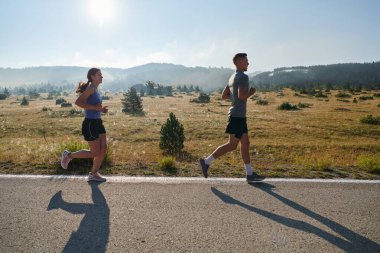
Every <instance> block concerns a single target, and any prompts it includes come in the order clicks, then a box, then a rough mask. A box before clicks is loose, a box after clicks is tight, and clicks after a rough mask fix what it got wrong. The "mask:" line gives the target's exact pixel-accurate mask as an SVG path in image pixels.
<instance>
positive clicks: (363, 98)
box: [359, 96, 373, 100]
mask: <svg viewBox="0 0 380 253" xmlns="http://www.w3.org/2000/svg"><path fill="white" fill-rule="evenodd" d="M359 99H360V100H372V99H373V97H372V96H360V97H359Z"/></svg>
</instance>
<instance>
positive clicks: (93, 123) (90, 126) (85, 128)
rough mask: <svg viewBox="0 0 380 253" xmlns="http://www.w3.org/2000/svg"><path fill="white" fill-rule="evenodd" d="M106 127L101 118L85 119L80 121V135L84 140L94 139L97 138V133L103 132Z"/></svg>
mask: <svg viewBox="0 0 380 253" xmlns="http://www.w3.org/2000/svg"><path fill="white" fill-rule="evenodd" d="M105 133H106V129H105V128H104V126H103V121H102V120H101V119H87V118H85V119H84V120H83V123H82V135H83V136H84V139H85V140H86V141H94V140H96V139H98V138H99V134H105Z"/></svg>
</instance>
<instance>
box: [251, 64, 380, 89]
mask: <svg viewBox="0 0 380 253" xmlns="http://www.w3.org/2000/svg"><path fill="white" fill-rule="evenodd" d="M251 85H253V86H255V87H256V88H258V89H260V90H279V89H282V88H292V89H294V90H302V89H344V90H378V89H380V62H372V63H345V64H332V65H320V66H310V67H304V66H300V67H291V68H277V69H274V70H273V71H272V72H263V73H260V74H258V75H256V76H254V77H253V78H252V79H251Z"/></svg>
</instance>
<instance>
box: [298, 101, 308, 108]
mask: <svg viewBox="0 0 380 253" xmlns="http://www.w3.org/2000/svg"><path fill="white" fill-rule="evenodd" d="M298 107H299V108H310V107H311V104H308V103H301V102H300V103H298Z"/></svg>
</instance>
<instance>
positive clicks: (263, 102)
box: [256, 99, 268, 105]
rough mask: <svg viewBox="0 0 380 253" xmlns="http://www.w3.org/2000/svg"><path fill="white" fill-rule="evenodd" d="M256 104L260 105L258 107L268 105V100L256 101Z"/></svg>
mask: <svg viewBox="0 0 380 253" xmlns="http://www.w3.org/2000/svg"><path fill="white" fill-rule="evenodd" d="M256 104H258V105H268V100H265V99H259V100H257V101H256Z"/></svg>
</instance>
